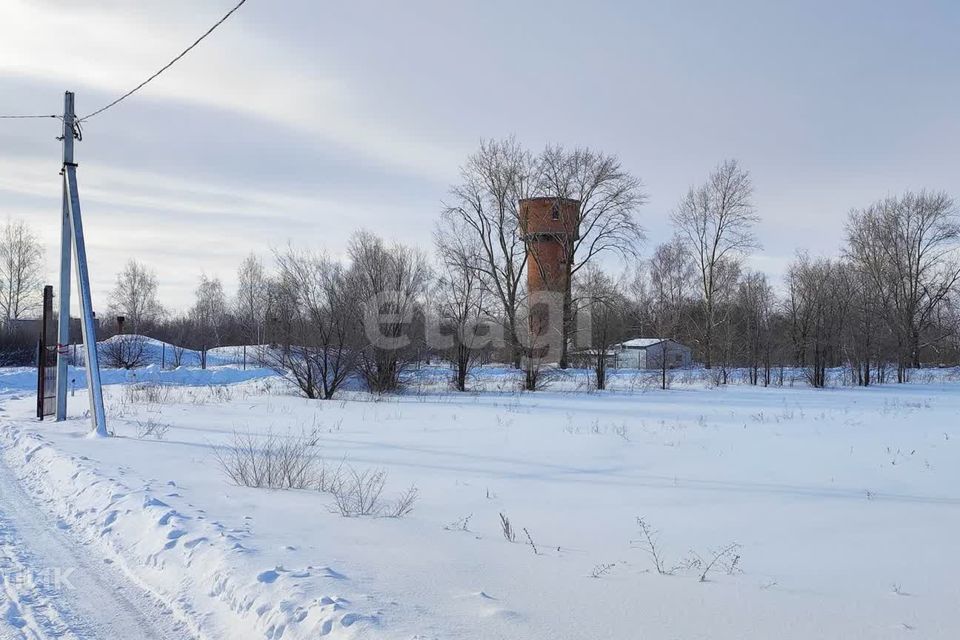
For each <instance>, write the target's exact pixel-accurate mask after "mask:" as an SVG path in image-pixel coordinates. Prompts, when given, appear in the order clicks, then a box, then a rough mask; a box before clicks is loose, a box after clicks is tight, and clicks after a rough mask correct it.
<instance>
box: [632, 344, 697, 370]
mask: <svg viewBox="0 0 960 640" xmlns="http://www.w3.org/2000/svg"><path fill="white" fill-rule="evenodd" d="M614 351H615V353H616V356H617V364H616V366H617V368H618V369H660V368H661V367H663V364H664V361H666V365H667V368H668V369H678V368H681V367H689V366H690V365H691V364H693V353H692V352H691V351H690V347H687V346H684V345H682V344H680V343H679V342H676V341H675V340H671V339H669V338H634V339H633V340H627V341H626V342H622V343H620V344H618V345H617V346H616V347H615V348H614Z"/></svg>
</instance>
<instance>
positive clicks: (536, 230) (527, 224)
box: [520, 198, 580, 336]
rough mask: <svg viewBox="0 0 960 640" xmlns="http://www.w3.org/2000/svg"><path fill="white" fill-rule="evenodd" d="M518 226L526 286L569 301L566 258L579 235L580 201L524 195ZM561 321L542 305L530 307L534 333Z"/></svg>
mask: <svg viewBox="0 0 960 640" xmlns="http://www.w3.org/2000/svg"><path fill="white" fill-rule="evenodd" d="M520 229H521V231H522V233H523V240H524V242H525V243H526V247H527V290H528V291H529V292H530V293H531V294H533V293H540V292H553V293H557V294H560V295H561V296H562V297H563V298H562V299H563V300H564V301H566V302H567V303H568V302H569V300H570V265H569V264H568V262H569V260H570V258H571V256H572V254H573V246H574V242H575V241H576V240H577V239H578V238H579V237H580V201H579V200H572V199H570V198H524V199H523V200H520ZM564 306H566V305H564ZM560 322H561V318H554V319H553V322H551V319H550V318H548V317H546V315H545V310H544V309H542V308H540V309H531V312H530V331H531V333H532V334H533V335H534V336H542V335H544V334H545V332H546V331H547V330H548V329H551V328H552V329H554V330H555V331H556V332H559V331H560V328H561V326H562V325H561V324H560ZM551 324H553V325H554V326H553V327H551V326H550V325H551Z"/></svg>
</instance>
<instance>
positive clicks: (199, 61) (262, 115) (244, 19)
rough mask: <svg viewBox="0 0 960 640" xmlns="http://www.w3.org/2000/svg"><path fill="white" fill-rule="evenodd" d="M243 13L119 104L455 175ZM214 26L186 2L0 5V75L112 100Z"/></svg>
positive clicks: (84, 109)
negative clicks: (254, 121)
mask: <svg viewBox="0 0 960 640" xmlns="http://www.w3.org/2000/svg"><path fill="white" fill-rule="evenodd" d="M207 6H209V5H207ZM251 11H253V12H256V11H260V12H267V11H269V8H268V7H267V8H265V7H255V6H253V5H251V7H243V9H241V11H240V12H238V13H237V14H236V15H235V16H234V17H233V18H231V20H230V21H229V22H228V23H225V24H224V25H223V26H222V27H221V29H220V30H218V31H217V32H216V33H215V34H214V35H212V36H211V39H209V40H207V41H205V42H204V43H202V44H201V45H200V46H199V47H197V48H196V49H195V50H194V51H192V52H191V53H190V54H189V56H188V57H187V58H184V60H182V61H181V62H179V63H178V64H177V65H175V66H174V67H172V68H171V69H170V70H168V71H167V72H166V73H165V74H164V75H163V76H161V77H160V78H159V79H157V80H155V81H154V82H153V83H151V84H150V85H148V86H147V88H145V89H143V90H142V92H141V93H139V94H136V95H135V97H133V98H130V99H131V100H138V101H142V100H150V101H155V100H158V99H161V100H174V101H179V102H185V103H193V104H198V105H203V106H207V107H215V108H218V109H222V110H224V111H227V112H234V113H238V114H241V115H244V116H248V117H252V118H259V119H263V120H266V121H270V122H273V123H275V124H279V125H282V126H284V127H289V128H291V129H294V130H296V131H299V132H301V133H302V134H304V135H307V136H311V137H315V138H316V139H318V140H324V141H326V142H327V143H332V144H335V145H337V146H338V147H340V148H342V149H343V150H345V151H346V152H348V153H353V154H357V155H359V156H361V157H364V158H366V159H368V160H370V161H373V162H376V163H380V164H382V165H384V166H388V167H391V168H393V169H397V170H401V171H403V172H406V173H410V174H416V175H420V176H425V177H432V178H437V177H445V176H447V175H449V173H450V167H451V166H456V165H457V163H458V162H459V157H458V156H455V155H454V154H453V153H452V152H451V150H450V149H448V148H447V147H446V146H445V145H443V144H441V143H440V142H438V141H436V140H432V139H431V136H430V132H424V131H406V130H404V128H403V127H402V126H400V125H399V124H398V123H396V122H394V121H392V120H390V119H387V118H383V117H382V116H378V114H377V113H376V112H371V111H369V110H366V109H365V108H364V104H363V101H362V99H361V98H360V97H359V95H358V94H357V92H356V90H355V88H354V87H353V86H351V84H350V83H349V82H348V81H347V80H346V79H345V78H344V77H343V76H341V75H337V74H336V73H333V72H332V71H330V70H329V69H326V68H325V66H324V60H322V59H320V58H318V57H317V56H319V55H321V54H320V52H319V51H310V50H309V49H307V50H302V49H301V50H296V51H295V50H292V49H288V48H286V47H285V46H284V45H283V44H282V43H281V42H280V41H278V40H277V39H275V38H265V37H263V36H262V35H260V34H259V33H258V32H257V31H256V29H255V26H254V25H255V23H256V20H255V18H254V17H251V16H250V15H249V13H250V12H251ZM158 14H159V17H160V18H162V19H163V20H164V22H165V23H167V24H164V25H162V27H159V26H158V25H157V24H155V23H154V22H153V21H154V20H156V19H157V17H158ZM217 17H219V16H218V15H216V12H213V11H209V10H205V11H203V12H200V11H197V6H196V3H193V2H190V3H186V4H184V3H176V2H174V3H165V5H164V11H163V12H159V11H151V12H145V11H144V10H143V9H142V7H138V6H137V5H131V4H130V3H124V4H122V5H121V4H118V3H114V2H99V3H95V4H90V3H63V4H61V3H57V8H56V10H51V9H50V8H49V7H48V6H44V4H43V3H36V2H30V1H27V0H5V1H4V3H3V4H2V6H0V24H2V25H4V26H3V27H2V29H3V31H2V32H0V73H3V74H5V75H8V76H21V77H27V78H43V79H47V80H50V81H57V82H59V83H61V84H64V85H65V86H72V87H77V85H79V87H78V88H87V89H93V90H96V91H98V92H99V94H100V95H104V96H108V95H116V96H119V95H121V94H123V93H124V92H126V91H127V90H129V89H130V88H132V87H133V86H135V85H136V84H138V83H139V82H140V81H142V80H143V79H145V78H146V77H147V76H148V75H149V74H150V73H152V72H154V71H155V70H156V69H158V68H160V66H162V64H164V63H166V62H167V61H168V60H170V59H171V58H172V57H173V55H174V54H175V53H178V52H179V51H180V50H182V49H183V48H184V47H185V46H186V45H187V44H188V43H189V42H192V41H193V40H194V39H195V38H196V37H197V36H198V35H199V34H200V33H202V32H203V30H204V29H205V28H206V27H207V26H208V25H209V24H211V23H212V22H213V20H214V19H216V18H217ZM78 102H79V104H78V111H79V112H80V114H81V115H85V114H87V113H89V112H91V111H92V110H93V108H92V106H91V105H90V103H89V101H88V102H86V103H84V102H83V101H81V100H79V98H78ZM51 108H52V105H51V106H47V107H46V110H47V111H49V110H50V109H51ZM115 108H118V109H126V108H130V105H129V104H128V105H122V106H118V107H115ZM55 110H56V109H55ZM108 117H109V116H108V115H106V114H104V115H102V116H98V118H104V119H106V118H108ZM89 126H90V127H91V128H92V129H100V130H101V131H102V130H103V128H104V127H106V126H107V125H106V124H105V123H103V122H102V121H98V120H91V121H90V123H89Z"/></svg>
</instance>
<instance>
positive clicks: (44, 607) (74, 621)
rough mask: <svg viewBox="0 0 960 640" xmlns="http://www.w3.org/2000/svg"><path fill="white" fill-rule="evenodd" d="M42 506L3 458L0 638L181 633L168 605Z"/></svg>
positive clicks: (155, 638) (185, 633) (163, 639)
mask: <svg viewBox="0 0 960 640" xmlns="http://www.w3.org/2000/svg"><path fill="white" fill-rule="evenodd" d="M67 529H68V527H67V525H66V524H65V523H62V522H57V521H54V520H53V519H52V518H50V517H49V516H48V515H47V514H45V513H43V512H41V510H40V508H39V507H38V506H37V505H36V504H34V503H33V502H32V501H31V500H30V499H29V497H28V496H27V495H26V493H25V492H24V491H23V489H22V487H21V486H20V483H19V481H18V480H17V478H16V476H15V475H14V473H13V472H12V471H11V470H10V468H9V467H7V466H6V464H5V463H4V462H3V461H2V459H0V640H8V638H9V639H10V640H13V639H17V640H46V639H48V638H58V639H59V638H65V639H67V640H73V639H76V640H113V639H114V638H129V639H133V638H137V639H138V640H139V639H143V640H167V639H170V640H174V639H175V640H181V639H186V638H191V637H193V636H192V634H191V633H190V632H189V630H188V629H187V628H186V627H185V626H184V625H183V624H182V623H180V622H179V621H177V620H176V619H175V618H174V616H173V614H172V612H171V610H170V608H169V607H167V606H165V605H164V604H163V603H161V602H159V601H158V600H157V599H156V598H154V597H153V596H151V595H150V594H148V593H147V592H145V591H143V590H142V589H140V588H139V587H137V586H135V585H133V584H131V583H130V582H129V580H128V579H127V578H126V577H125V576H124V575H123V574H122V572H121V571H120V570H119V569H118V568H116V567H113V566H111V565H110V564H107V563H106V561H105V560H104V559H103V558H101V557H99V556H98V555H97V554H95V553H91V549H90V548H89V547H85V546H84V545H82V544H81V543H79V542H78V541H76V540H75V539H73V538H72V536H71V535H70V533H69V531H68V530H67Z"/></svg>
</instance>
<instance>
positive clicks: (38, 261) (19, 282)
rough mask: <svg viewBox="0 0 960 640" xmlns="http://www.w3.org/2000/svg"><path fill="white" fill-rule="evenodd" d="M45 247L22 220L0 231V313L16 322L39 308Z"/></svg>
mask: <svg viewBox="0 0 960 640" xmlns="http://www.w3.org/2000/svg"><path fill="white" fill-rule="evenodd" d="M42 279H43V246H42V245H41V244H40V240H39V239H38V238H37V236H36V235H35V234H34V233H33V230H32V229H30V226H29V225H27V223H25V222H24V221H22V220H10V219H8V220H7V221H6V223H5V224H4V225H3V227H2V229H0V313H3V318H4V320H7V321H9V320H16V319H17V318H20V317H21V316H22V315H23V314H24V313H29V312H31V311H34V310H35V309H37V308H38V307H39V305H40V298H41V285H42Z"/></svg>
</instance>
